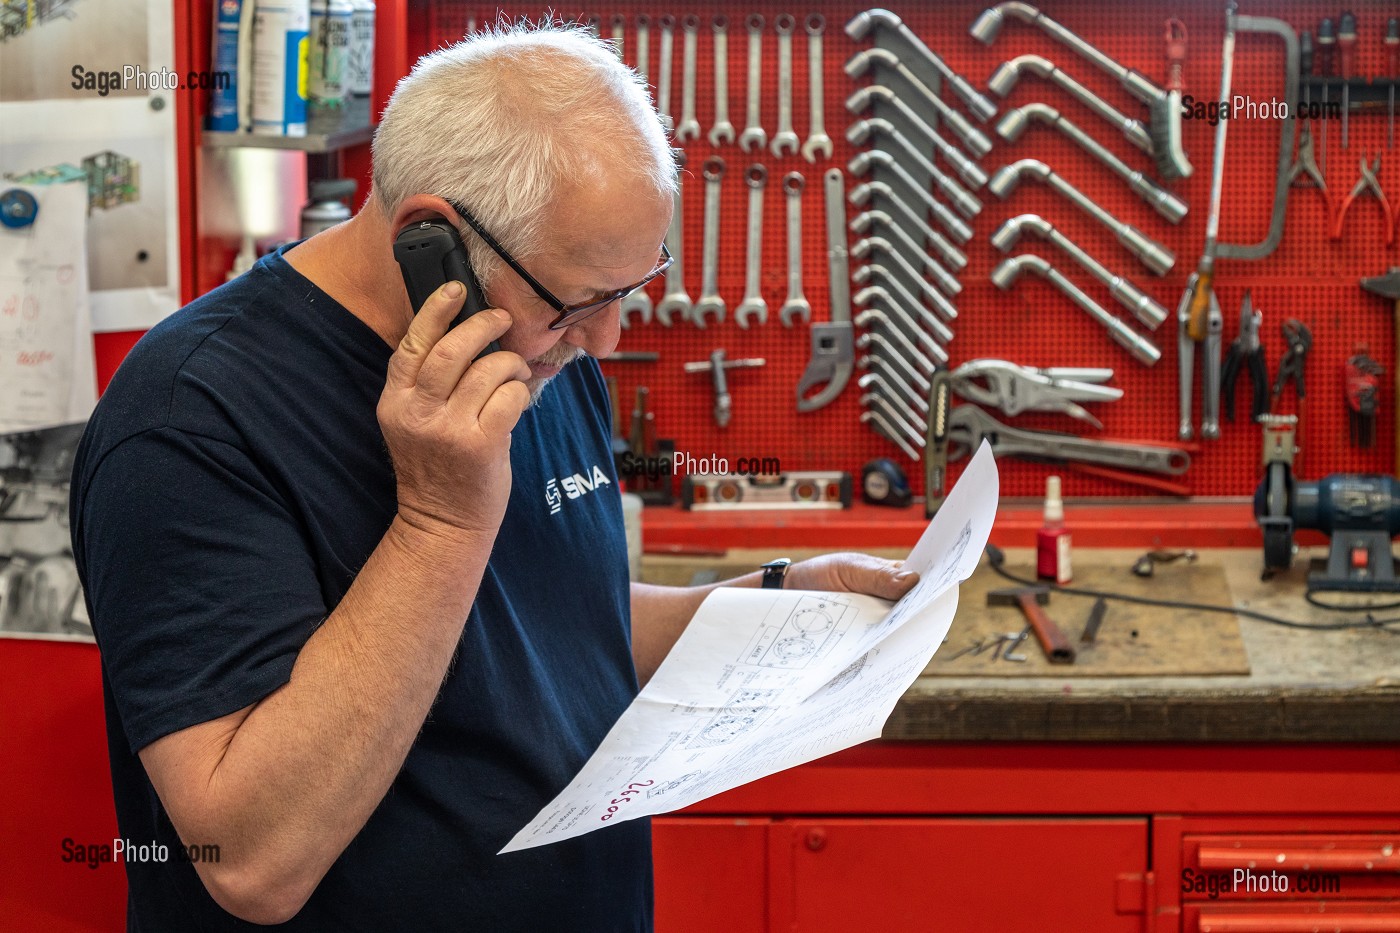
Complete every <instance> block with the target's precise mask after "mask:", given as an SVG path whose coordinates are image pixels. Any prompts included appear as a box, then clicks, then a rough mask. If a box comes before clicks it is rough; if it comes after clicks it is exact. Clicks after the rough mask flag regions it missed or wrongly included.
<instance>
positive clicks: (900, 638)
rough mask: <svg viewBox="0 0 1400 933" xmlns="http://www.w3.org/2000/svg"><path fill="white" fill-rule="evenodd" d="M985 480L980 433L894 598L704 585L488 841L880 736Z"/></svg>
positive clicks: (616, 815)
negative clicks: (682, 622) (551, 774)
mask: <svg viewBox="0 0 1400 933" xmlns="http://www.w3.org/2000/svg"><path fill="white" fill-rule="evenodd" d="M998 488H999V487H998V481H997V470H996V463H995V461H994V460H993V458H992V454H991V449H990V447H988V446H987V445H985V444H984V445H983V447H982V449H981V450H979V451H978V452H977V455H976V456H975V457H974V458H973V460H972V462H971V464H969V466H968V468H967V469H966V470H965V471H964V472H963V475H962V477H961V478H960V480H959V481H958V484H957V486H956V487H954V489H953V490H952V492H951V494H950V495H949V496H948V498H947V500H946V501H945V502H944V504H943V507H942V508H941V509H940V510H939V512H938V514H937V515H936V516H935V517H934V519H933V521H932V522H930V523H929V526H928V528H927V529H926V530H925V532H924V534H923V536H922V537H921V538H920V539H919V542H918V544H916V545H915V547H914V550H913V551H912V552H910V555H909V557H908V558H907V559H906V561H905V566H906V567H907V568H909V569H911V570H915V571H917V572H918V573H919V576H920V580H919V584H918V585H917V586H916V587H915V588H914V589H913V590H911V591H910V592H909V593H907V594H906V595H905V596H904V598H903V599H901V600H900V601H899V602H898V603H895V604H891V603H890V602H888V601H887V600H881V599H876V598H874V597H871V596H866V595H863V594H859V593H824V592H810V591H800V590H762V589H734V588H725V587H721V588H719V589H717V590H715V591H714V592H712V593H711V594H710V595H709V596H708V597H707V598H706V600H705V602H704V603H703V604H702V605H701V607H700V609H699V611H697V612H696V614H695V617H694V618H693V619H692V620H691V622H690V624H689V625H688V626H687V627H686V630H685V632H684V633H683V634H682V635H681V638H680V639H679V640H678V641H677V642H676V645H675V647H674V648H672V650H671V653H670V654H669V655H667V657H666V660H665V661H664V662H663V663H662V665H661V667H660V668H659V669H658V670H657V672H656V674H655V675H654V676H653V677H652V679H651V681H650V682H649V683H648V684H647V685H646V687H645V688H644V689H643V690H642V692H641V693H640V694H639V695H638V696H637V698H636V699H635V700H634V701H633V702H632V705H631V706H629V707H628V708H627V710H626V711H624V712H623V714H622V716H621V717H620V718H619V719H618V721H617V722H616V723H615V724H614V725H613V727H612V729H611V730H610V731H609V732H608V735H607V736H606V737H605V738H604V739H603V742H602V744H601V745H600V746H599V748H598V750H597V751H595V752H594V753H593V755H592V757H590V758H589V759H588V761H587V762H586V763H585V764H584V765H583V768H582V769H581V770H580V771H579V773H578V775H577V776H576V777H575V778H574V780H573V781H572V782H570V784H569V786H568V787H566V788H565V789H564V790H563V791H562V792H561V793H560V794H559V795H558V796H557V797H556V798H555V799H554V800H553V801H551V802H550V803H549V804H548V805H546V806H545V807H544V809H543V810H541V811H540V813H539V814H538V815H537V816H536V817H535V818H534V819H533V820H531V821H530V823H529V825H527V826H525V827H524V828H523V829H522V830H520V832H519V833H517V834H516V836H515V838H514V839H512V840H511V841H510V843H509V844H508V845H506V847H505V848H504V849H502V850H501V851H502V853H505V852H512V851H516V850H519V849H527V848H531V847H533V846H539V845H547V844H548V843H551V842H558V841H560V840H563V839H568V838H571V837H574V836H579V835H583V834H584V833H588V832H592V831H593V830H595V829H601V828H603V827H605V826H608V825H609V824H611V823H613V822H621V821H624V820H629V819H636V818H637V817H641V816H650V815H652V814H656V813H665V812H667V811H670V810H676V809H680V808H682V807H687V806H690V805H691V804H693V803H696V802H698V801H700V800H704V799H705V798H706V797H710V796H713V795H715V794H718V793H721V792H723V791H726V790H730V789H731V788H734V787H738V786H740V785H741V784H746V783H748V782H750V781H754V780H757V779H758V778H761V777H764V776H766V775H769V774H773V773H775V772H777V771H782V770H784V769H786V768H791V767H793V766H795V765H799V764H802V763H803V762H807V761H812V760H813V759H816V758H820V757H822V756H824V755H829V754H831V753H833V752H837V751H840V750H841V749H843V748H849V747H850V746H852V745H856V744H858V743H860V742H864V741H868V740H870V739H874V738H878V737H879V735H880V730H881V729H883V728H884V724H885V721H886V720H887V719H888V718H889V715H890V713H891V712H892V711H893V710H894V706H895V704H896V703H897V702H898V701H899V698H900V696H901V695H902V694H903V693H904V691H905V690H907V689H908V688H909V685H910V684H912V683H913V682H914V680H915V678H917V677H918V676H919V673H920V672H921V671H922V670H923V669H924V667H925V666H926V665H927V664H928V661H929V659H930V658H932V657H933V653H934V652H935V651H937V650H938V647H939V645H941V644H942V642H943V639H944V637H945V636H946V635H947V633H948V628H949V626H950V625H951V624H952V621H953V614H954V612H955V611H956V610H957V605H958V588H957V584H958V583H960V582H961V581H963V580H965V579H967V578H968V577H969V576H970V575H971V574H972V571H973V569H974V568H975V567H976V566H977V561H978V558H979V556H980V554H981V552H982V548H983V546H984V545H985V544H986V541H987V537H988V535H989V534H990V533H991V528H992V522H993V520H994V518H995V516H996V504H997V498H998Z"/></svg>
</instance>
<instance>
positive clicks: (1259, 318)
mask: <svg viewBox="0 0 1400 933" xmlns="http://www.w3.org/2000/svg"><path fill="white" fill-rule="evenodd" d="M1263 321H1264V314H1263V312H1261V311H1255V310H1254V300H1253V298H1252V296H1251V295H1250V293H1249V292H1248V291H1246V292H1245V293H1244V301H1243V302H1242V303H1241V304H1240V335H1239V336H1238V337H1236V338H1235V340H1234V342H1233V343H1231V344H1230V352H1229V354H1227V355H1226V357H1225V365H1224V366H1223V367H1222V368H1221V370H1220V393H1221V396H1222V398H1223V401H1224V402H1225V417H1226V419H1227V420H1229V421H1234V420H1235V380H1236V379H1237V378H1238V377H1239V374H1240V366H1241V365H1248V366H1249V382H1250V386H1251V388H1252V389H1253V396H1252V398H1253V408H1252V409H1251V410H1250V411H1251V414H1250V418H1251V419H1252V420H1254V421H1258V420H1259V416H1260V415H1267V414H1268V413H1269V368H1268V366H1267V365H1266V364H1265V362H1264V345H1263V344H1261V343H1260V342H1259V325H1260V324H1262V323H1263Z"/></svg>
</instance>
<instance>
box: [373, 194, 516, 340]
mask: <svg viewBox="0 0 1400 933" xmlns="http://www.w3.org/2000/svg"><path fill="white" fill-rule="evenodd" d="M394 259H395V260H397V262H398V264H399V271H400V272H401V273H402V274H403V284H404V288H405V289H407V290H408V301H409V304H410V305H411V306H412V308H413V313H414V314H415V315H416V314H417V313H418V312H419V311H420V310H421V309H422V307H423V304H424V302H426V301H427V300H428V298H429V297H430V296H431V295H432V294H433V293H434V292H436V291H437V290H438V289H439V288H441V287H442V286H443V285H445V284H447V283H448V282H461V283H462V284H463V285H464V286H466V289H467V300H466V301H465V302H464V303H463V304H462V311H461V313H460V314H458V315H457V317H456V318H455V319H454V320H453V321H452V326H453V327H456V326H457V325H458V324H461V323H462V322H463V321H465V320H466V319H467V318H469V317H471V316H472V315H473V314H476V313H477V312H479V311H482V310H484V309H485V308H486V297H485V295H484V294H482V291H481V283H480V282H478V281H477V278H476V271H475V270H474V269H472V266H471V261H470V260H469V259H468V258H467V248H466V247H465V246H464V245H463V244H462V238H461V237H460V236H458V235H457V228H456V227H454V226H452V225H451V224H450V223H448V222H447V221H445V220H423V221H419V222H418V223H415V224H409V225H408V226H407V227H404V228H403V229H402V230H400V231H399V235H398V237H397V238H395V240H394ZM500 348H501V347H500V344H498V343H497V342H496V341H492V342H491V344H490V346H488V347H487V348H486V349H485V350H483V351H482V353H483V355H484V354H486V353H492V352H494V351H496V350H499V349H500ZM478 358H479V357H478Z"/></svg>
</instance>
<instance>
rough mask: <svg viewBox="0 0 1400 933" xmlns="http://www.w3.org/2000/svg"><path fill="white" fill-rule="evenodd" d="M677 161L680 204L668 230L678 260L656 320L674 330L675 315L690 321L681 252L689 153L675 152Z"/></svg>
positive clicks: (670, 246) (668, 275)
mask: <svg viewBox="0 0 1400 933" xmlns="http://www.w3.org/2000/svg"><path fill="white" fill-rule="evenodd" d="M671 151H672V152H673V153H674V154H675V157H676V203H675V205H674V207H673V208H672V209H671V226H670V227H668V228H667V230H666V249H667V250H668V251H669V252H670V253H671V257H672V259H673V260H674V261H673V262H672V263H671V268H669V269H667V270H666V294H664V295H662V296H661V303H660V304H659V305H657V306H656V319H657V320H658V321H660V322H661V326H663V327H670V326H671V318H672V316H673V315H677V314H678V315H680V316H681V318H682V319H684V318H688V317H690V293H689V292H687V291H686V290H685V251H684V250H683V249H682V248H681V232H682V230H683V229H684V227H685V225H684V223H682V220H683V217H682V214H681V182H682V181H683V180H684V179H685V175H684V173H683V172H681V169H683V168H684V167H685V151H684V150H682V149H673V150H671Z"/></svg>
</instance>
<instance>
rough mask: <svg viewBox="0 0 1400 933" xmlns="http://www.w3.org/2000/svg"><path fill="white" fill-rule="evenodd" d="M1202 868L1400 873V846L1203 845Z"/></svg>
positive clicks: (1199, 859)
mask: <svg viewBox="0 0 1400 933" xmlns="http://www.w3.org/2000/svg"><path fill="white" fill-rule="evenodd" d="M1197 860H1198V861H1199V863H1200V866H1201V867H1202V868H1215V869H1228V868H1254V869H1260V868H1268V869H1274V870H1279V871H1289V870H1293V871H1324V870H1326V871H1341V872H1354V873H1357V874H1360V873H1365V872H1376V871H1394V872H1400V847H1397V846H1396V845H1394V844H1393V843H1379V844H1377V845H1376V847H1375V848H1373V849H1317V848H1287V849H1280V848H1252V849H1251V848H1235V847H1234V846H1201V848H1200V851H1199V854H1198V855H1197Z"/></svg>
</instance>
